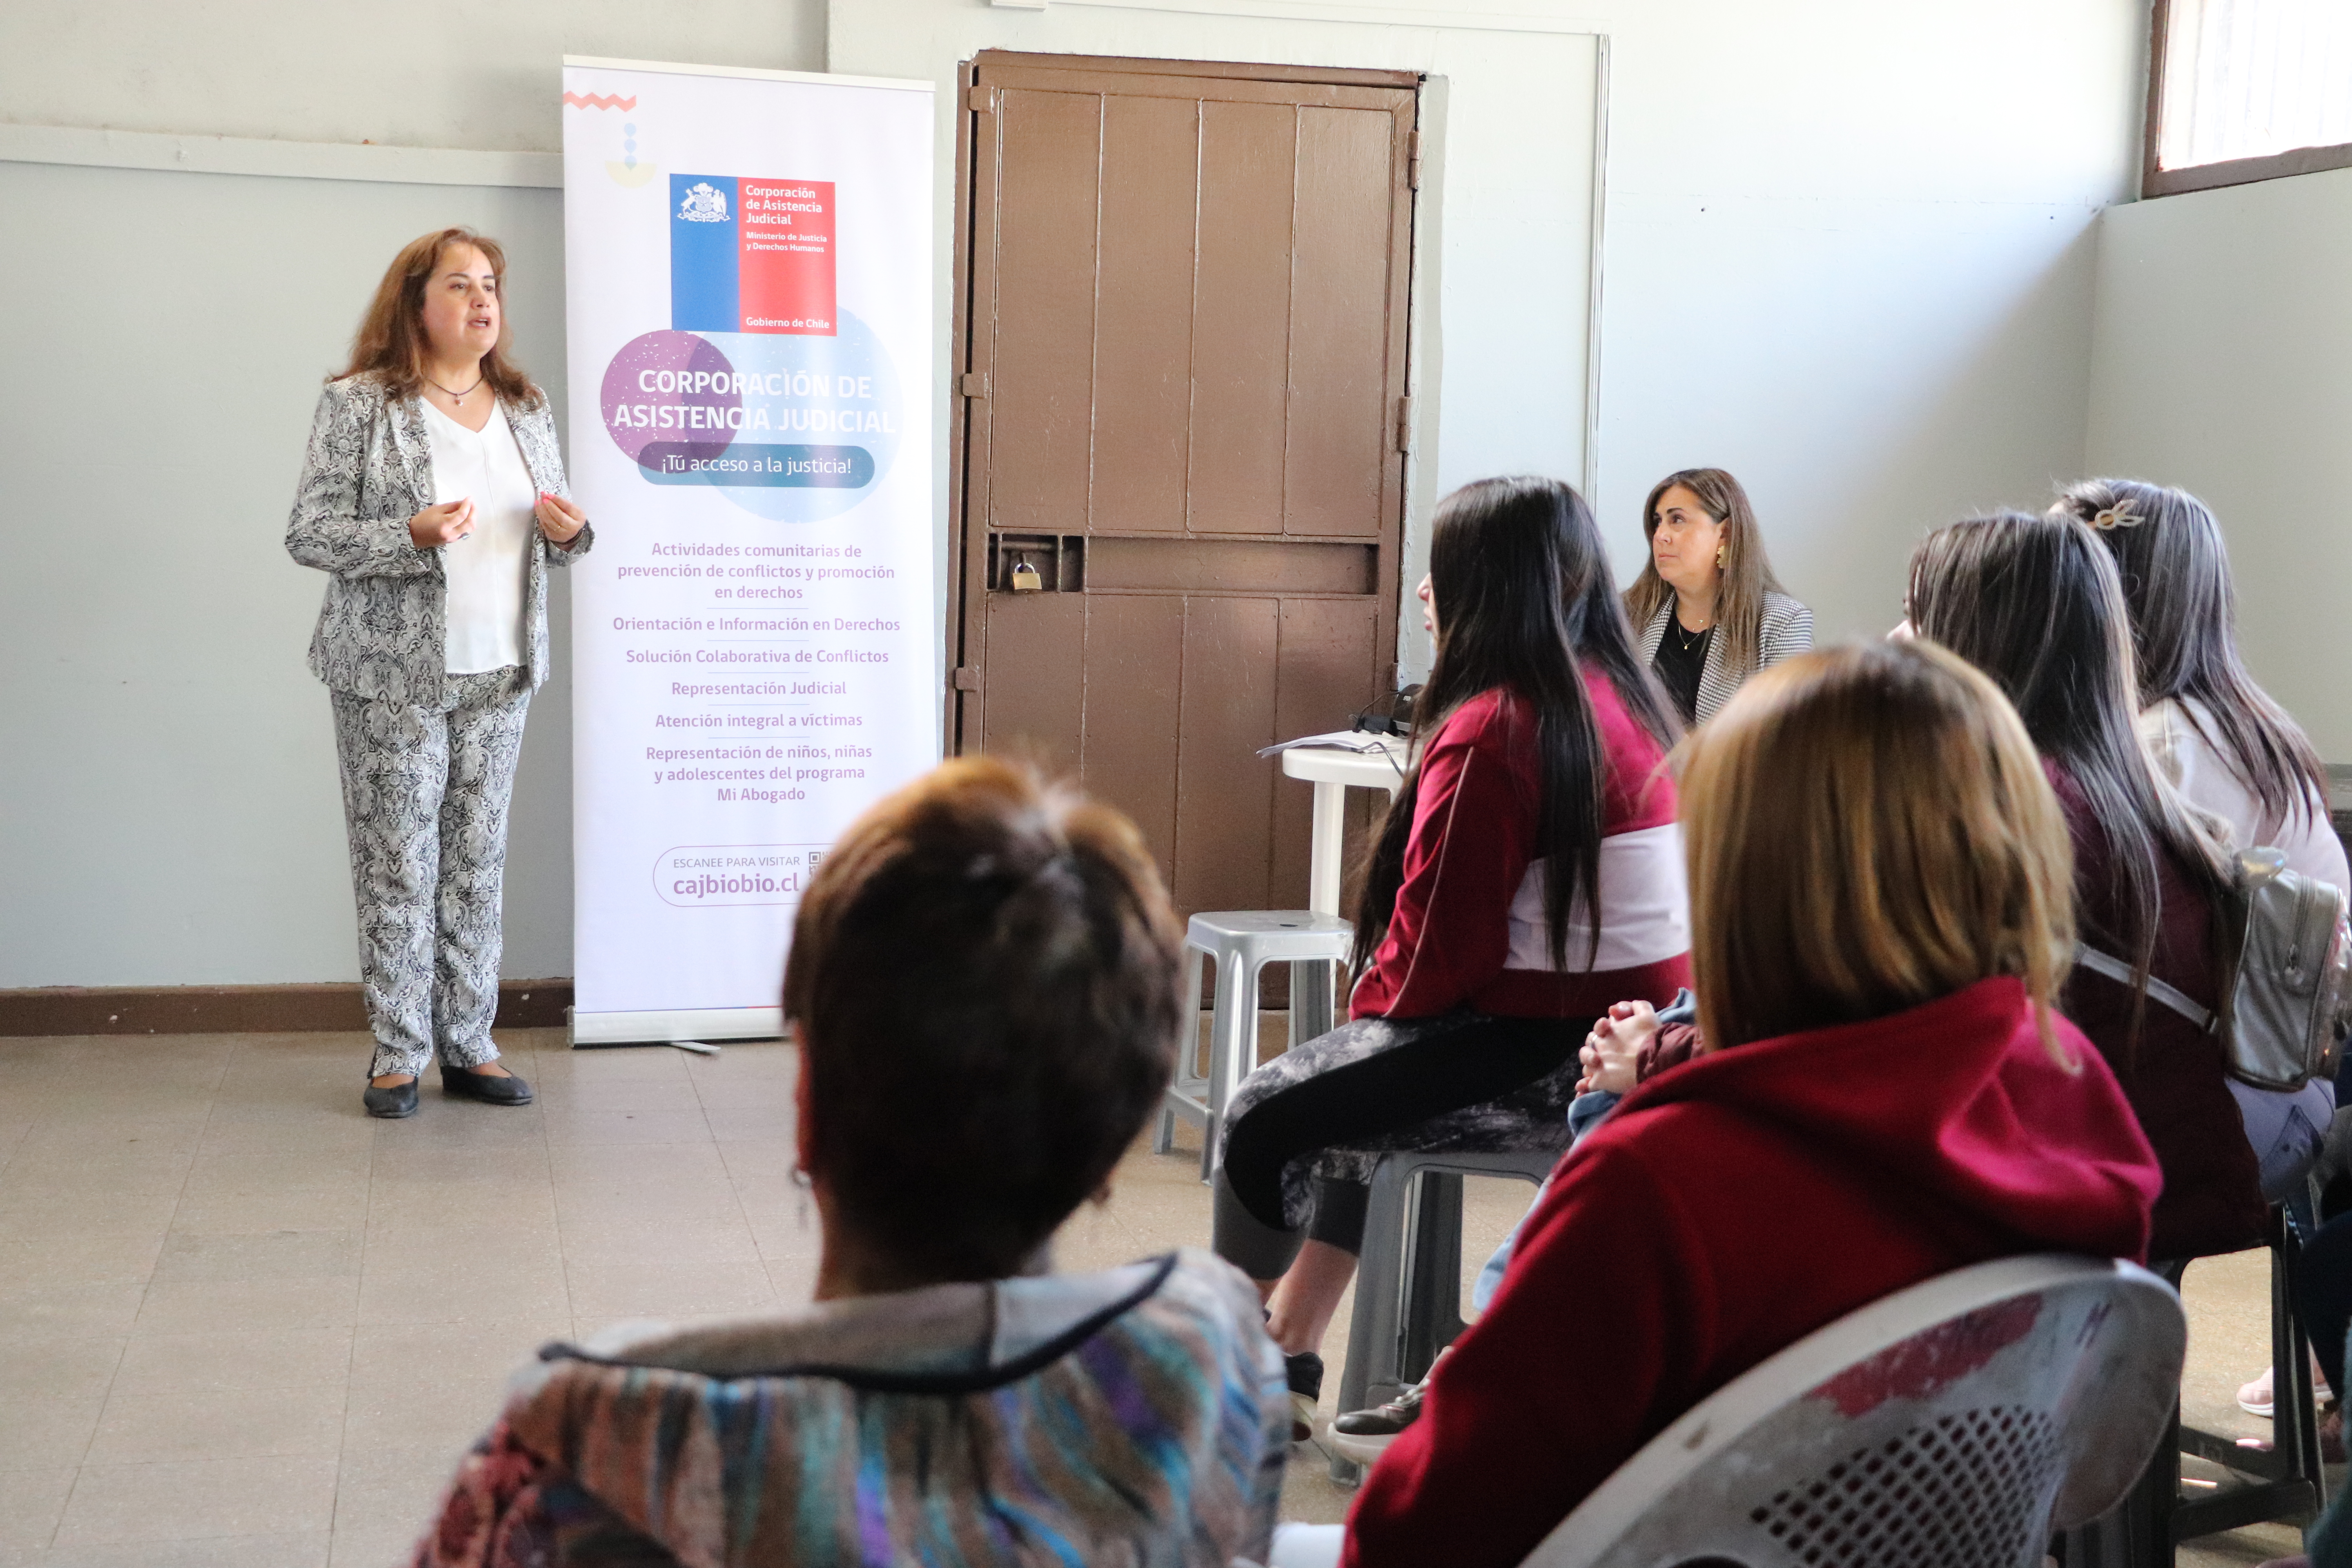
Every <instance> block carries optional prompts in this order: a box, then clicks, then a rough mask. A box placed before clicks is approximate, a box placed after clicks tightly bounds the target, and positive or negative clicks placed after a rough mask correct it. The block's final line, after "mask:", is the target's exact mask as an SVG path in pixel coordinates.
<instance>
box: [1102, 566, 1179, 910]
mask: <svg viewBox="0 0 2352 1568" xmlns="http://www.w3.org/2000/svg"><path fill="white" fill-rule="evenodd" d="M1183 674H1184V601H1183V600H1182V599H1181V598H1178V597H1175V596H1173V595H1146V594H1104V595H1088V596H1087V679H1088V683H1089V685H1090V686H1091V687H1092V688H1093V690H1094V692H1095V700H1094V702H1093V703H1092V704H1091V705H1090V707H1089V709H1088V710H1087V742H1088V744H1087V754H1086V761H1085V766H1084V767H1083V768H1082V769H1081V770H1080V773H1079V775H1078V782H1079V784H1080V786H1081V787H1082V788H1084V789H1085V790H1086V792H1087V794H1088V795H1095V796H1097V797H1098V798H1100V799H1103V800H1108V801H1111V802H1114V803H1115V804H1117V805H1118V807H1119V809H1120V810H1122V811H1124V812H1126V813H1127V814H1128V816H1131V817H1133V818H1134V819H1135V825H1136V826H1138V827H1139V828H1141V829H1142V830H1143V837H1144V842H1146V843H1147V844H1149V845H1150V846H1151V853H1152V856H1153V858H1156V859H1157V860H1158V861H1159V862H1160V877H1161V878H1162V879H1165V880H1167V881H1169V882H1170V883H1171V885H1172V884H1173V882H1174V879H1175V874H1176V866H1175V860H1174V856H1173V850H1174V848H1175V845H1176V754H1177V737H1178V735H1179V733H1180V731H1181V728H1182V723H1183V714H1182V710H1181V706H1180V697H1181V692H1182V689H1183Z"/></svg>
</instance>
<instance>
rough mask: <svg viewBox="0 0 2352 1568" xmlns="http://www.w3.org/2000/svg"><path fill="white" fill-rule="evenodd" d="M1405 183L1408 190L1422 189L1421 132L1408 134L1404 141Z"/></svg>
mask: <svg viewBox="0 0 2352 1568" xmlns="http://www.w3.org/2000/svg"><path fill="white" fill-rule="evenodd" d="M1404 183H1405V188H1406V189H1407V190H1413V191H1417V190H1419V189H1421V132H1418V131H1414V132H1408V133H1407V134H1406V136H1405V139H1404Z"/></svg>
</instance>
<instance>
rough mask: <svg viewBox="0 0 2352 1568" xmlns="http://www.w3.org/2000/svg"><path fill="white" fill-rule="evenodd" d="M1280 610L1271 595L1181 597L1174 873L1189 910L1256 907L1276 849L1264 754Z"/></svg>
mask: <svg viewBox="0 0 2352 1568" xmlns="http://www.w3.org/2000/svg"><path fill="white" fill-rule="evenodd" d="M1281 613H1282V607H1281V605H1280V603H1279V601H1276V600H1274V599H1243V598H1225V597H1222V596H1220V597H1210V596H1208V595H1202V596H1199V597H1193V598H1187V599H1186V600H1185V601H1184V690H1183V696H1182V700H1181V707H1180V710H1179V717H1178V723H1179V731H1178V733H1179V736H1180V739H1179V741H1178V742H1177V748H1178V749H1177V754H1176V854H1175V862H1176V875H1175V876H1174V878H1173V879H1171V889H1181V891H1180V892H1178V893H1177V894H1176V896H1177V898H1178V900H1179V901H1180V902H1181V904H1182V905H1183V907H1185V908H1187V909H1196V910H1262V909H1265V908H1267V907H1268V905H1267V900H1266V893H1267V881H1268V869H1269V867H1270V865H1271V862H1272V858H1273V848H1274V823H1273V810H1274V781H1275V768H1274V766H1273V763H1272V760H1271V759H1262V758H1260V757H1258V756H1257V755H1256V752H1257V749H1258V748H1259V747H1261V746H1270V745H1272V744H1273V743H1274V742H1276V741H1278V740H1280V739H1282V737H1281V736H1279V735H1277V734H1276V733H1275V729H1274V713H1275V700H1274V689H1275V677H1276V654H1277V653H1278V652H1279V648H1280V636H1279V628H1280V626H1281Z"/></svg>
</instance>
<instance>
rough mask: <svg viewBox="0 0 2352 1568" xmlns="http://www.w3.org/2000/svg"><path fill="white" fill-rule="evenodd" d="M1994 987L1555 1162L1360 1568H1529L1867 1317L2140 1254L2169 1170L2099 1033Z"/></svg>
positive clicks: (1899, 1017)
mask: <svg viewBox="0 0 2352 1568" xmlns="http://www.w3.org/2000/svg"><path fill="white" fill-rule="evenodd" d="M2052 1026H2053V1030H2054V1031H2055V1033H2056V1035H2057V1037H2058V1039H2059V1042H2060V1044H2061V1045H2062V1046H2063V1047H2064V1048H2065V1049H2066V1050H2067V1051H2068V1052H2069V1053H2070V1054H2071V1055H2072V1056H2073V1058H2074V1061H2075V1062H2076V1063H2077V1065H2078V1070H2077V1071H2074V1072H2073V1073H2069V1072H2067V1071H2065V1070H2063V1068H2059V1067H2058V1066H2057V1065H2056V1064H2055V1063H2053V1061H2052V1060H2051V1059H2050V1057H2049V1055H2048V1054H2047V1053H2046V1052H2045V1051H2044V1050H2043V1048H2042V1040H2041V1037H2040V1036H2039V1035H2038V1034H2037V1033H2036V1032H2035V1029H2034V1026H2033V1014H2032V1007H2031V1006H2030V1005H2028V1003H2027V1000H2026V996H2025V989H2024V987H2023V986H2022V985H2021V984H2019V983H2018V982H2017V981H2015V980H2011V979H1994V980H1985V981H1979V983H1977V984H1974V985H1971V986H1969V987H1968V988H1967V989H1966V990H1964V991H1958V992H1956V993H1954V994H1951V995H1949V996H1947V997H1944V998H1942V999H1940V1000H1938V1001H1935V1002H1931V1003H1928V1004H1927V1005H1925V1006H1922V1007H1915V1008H1913V1009H1911V1010H1910V1011H1909V1012H1906V1013H1898V1014H1895V1016H1891V1017H1886V1018H1876V1019H1872V1020H1870V1021H1869V1022H1867V1023H1861V1024H1848V1025H1844V1026H1840V1027H1837V1028H1832V1029H1820V1030H1814V1031H1810V1032H1808V1033H1805V1034H1801V1035H1789V1036H1783V1037H1780V1038H1779V1039H1774V1040H1759V1041H1756V1042H1754V1043H1753V1044H1750V1045H1745V1046H1739V1047H1735V1048H1732V1049H1729V1050H1725V1051H1717V1052H1713V1053H1710V1054H1708V1055H1706V1056H1703V1057H1701V1058H1698V1059H1696V1061H1693V1062H1690V1063H1688V1064H1687V1065H1685V1066H1683V1067H1679V1068H1673V1069H1672V1070H1670V1071H1667V1072H1664V1073H1662V1074H1660V1075H1659V1076H1658V1077H1657V1078H1655V1079H1652V1080H1650V1081H1649V1082H1648V1083H1645V1084H1643V1085H1642V1086H1641V1087H1640V1088H1639V1089H1635V1090H1634V1091H1633V1093H1632V1094H1630V1095H1628V1096H1626V1098H1625V1100H1624V1103H1623V1104H1622V1105H1620V1106H1619V1107H1618V1108H1617V1109H1616V1110H1615V1111H1614V1112H1612V1114H1611V1116H1610V1117H1609V1119H1608V1120H1607V1121H1604V1122H1602V1123H1601V1125H1600V1126H1599V1127H1597V1128H1595V1129H1594V1130H1593V1131H1592V1132H1591V1134H1590V1135H1589V1136H1588V1137H1587V1138H1586V1139H1585V1140H1584V1141H1583V1142H1581V1143H1580V1144H1579V1145H1578V1146H1577V1147H1576V1148H1575V1149H1573V1150H1571V1151H1570V1152H1569V1154H1568V1155H1567V1156H1566V1157H1565V1158H1564V1159H1563V1160H1562V1161H1561V1163H1560V1166H1559V1169H1558V1170H1557V1171H1556V1172H1554V1173H1553V1175H1552V1183H1551V1186H1550V1188H1549V1190H1548V1191H1547V1192H1546V1193H1545V1194H1544V1196H1543V1197H1542V1199H1541V1200H1540V1201H1539V1202H1538V1204H1537V1205H1536V1206H1535V1209H1534V1211H1533V1212H1532V1213H1530V1214H1529V1215H1528V1219H1527V1223H1526V1225H1525V1226H1524V1227H1523V1228H1522V1229H1521V1230H1520V1232H1519V1239H1518V1245H1517V1249H1516V1250H1515V1252H1514V1253H1513V1256H1512V1258H1511V1266H1510V1272H1509V1274H1508V1275H1507V1276H1506V1277H1505V1279H1504V1280H1503V1286H1502V1289H1500V1290H1499V1291H1498V1292H1496V1296H1495V1299H1494V1300H1493V1302H1492V1303H1490V1304H1489V1306H1488V1307H1487V1310H1486V1314H1485V1315H1484V1316H1483V1317H1482V1318H1480V1320H1479V1321H1478V1322H1477V1323H1476V1324H1475V1325H1474V1326H1473V1327H1471V1328H1470V1329H1468V1330H1467V1331H1465V1332H1464V1333H1463V1335H1462V1337H1461V1338H1460V1339H1458V1340H1456V1341H1455V1342H1454V1352H1453V1353H1452V1354H1450V1355H1448V1356H1447V1357H1445V1359H1444V1360H1443V1361H1441V1362H1439V1363H1437V1367H1436V1370H1435V1372H1434V1373H1433V1376H1432V1379H1431V1382H1430V1386H1429V1393H1428V1395H1427V1403H1426V1405H1425V1406H1424V1407H1423V1412H1422V1415H1421V1419H1420V1420H1418V1421H1416V1422H1414V1423H1413V1424H1412V1426H1409V1427H1407V1428H1406V1429H1405V1431H1404V1433H1403V1435H1402V1436H1399V1437H1398V1438H1397V1439H1396V1441H1395V1442H1393V1443H1391V1445H1390V1446H1389V1449H1388V1452H1387V1453H1385V1454H1383V1455H1382V1456H1381V1460H1380V1462H1379V1463H1378V1464H1377V1465H1375V1466H1374V1467H1373V1468H1372V1471H1371V1474H1370V1476H1369V1477H1368V1478H1367V1479H1366V1480H1365V1483H1364V1488H1363V1490H1362V1492H1361V1493H1360V1495H1359V1496H1358V1498H1357V1500H1356V1505H1355V1508H1354V1510H1353V1511H1352V1512H1350V1513H1349V1517H1348V1542H1347V1552H1346V1555H1345V1556H1344V1557H1343V1558H1342V1559H1341V1562H1342V1563H1346V1564H1363V1565H1375V1564H1378V1565H1387V1564H1396V1565H1398V1568H1407V1565H1410V1568H1425V1565H1427V1564H1431V1563H1445V1564H1447V1568H1475V1565H1477V1564H1481V1563H1493V1564H1496V1565H1497V1568H1502V1565H1506V1564H1511V1563H1517V1562H1518V1561H1519V1560H1520V1559H1522V1558H1523V1557H1525V1556H1526V1555H1527V1554H1528V1552H1531V1551H1533V1550H1534V1549H1535V1547H1536V1544H1537V1543H1538V1542H1540V1541H1541V1540H1542V1539H1543V1538H1544V1536H1545V1535H1546V1534H1547V1533H1549V1531H1550V1530H1551V1529H1552V1527H1553V1526H1554V1525H1556V1524H1558V1523H1559V1521H1561V1520H1562V1519H1565V1518H1566V1517H1567V1516H1568V1514H1569V1512H1570V1510H1572V1509H1574V1508H1575V1507H1576V1505H1577V1504H1578V1503H1579V1502H1581V1501H1582V1500H1584V1498H1585V1497H1586V1495H1587V1494H1588V1493H1590V1492H1591V1490H1592V1489H1594V1488H1595V1487H1597V1486H1599V1485H1600V1484H1601V1481H1603V1480H1605V1479H1608V1476H1609V1474H1610V1472H1611V1471H1612V1470H1614V1469H1616V1468H1617V1467H1618V1466H1619V1465H1621V1464H1622V1463H1623V1462H1624V1461H1625V1460H1627V1459H1629V1458H1632V1457H1633V1454H1634V1452H1635V1451H1636V1450H1638V1449H1639V1448H1640V1447H1642V1445H1643V1444H1644V1443H1646V1442H1648V1441H1649V1440H1650V1439H1651V1438H1652V1437H1654V1436H1657V1434H1658V1433H1659V1432H1661V1431H1663V1430H1664V1428H1665V1427H1666V1426H1668V1425H1669V1424H1670V1423H1671V1422H1673V1421H1674V1420H1675V1417H1677V1416H1678V1415H1682V1414H1683V1412H1685V1411H1686V1410H1688V1409H1690V1408H1691V1406H1693V1405H1696V1404H1697V1403H1698V1402H1699V1401H1700V1400H1702V1399H1704V1398H1706V1396H1707V1395H1708V1394H1712V1393H1714V1392H1715V1391H1716V1390H1717V1389H1718V1388H1720V1387H1722V1386H1723V1385H1724V1384H1727V1383H1728V1382H1730V1381H1731V1380H1732V1379H1733V1378H1735V1377H1737V1376H1738V1375H1739V1374H1740V1373H1743V1372H1746V1371H1747V1370H1748V1368H1750V1367H1752V1366H1754V1365H1756V1364H1757V1363H1759V1362H1761V1361H1763V1360H1764V1359H1766V1358H1767V1357H1769V1356H1770V1355H1771V1354H1773V1353H1774V1352H1777V1351H1780V1350H1782V1349H1785V1348H1786V1347H1787V1346H1789V1345H1790V1344H1792V1343H1794V1342H1796V1341H1798V1340H1800V1339H1802V1338H1803V1337H1804V1336H1805V1335H1807V1334H1809V1333H1811V1332H1812V1331H1814V1330H1815V1329H1818V1328H1821V1327H1822V1326H1823V1325H1824V1324H1827V1323H1830V1322H1832V1321H1835V1320H1837V1319H1839V1318H1842V1317H1843V1316H1844V1315H1845V1314H1846V1313H1848V1312H1851V1311H1853V1310H1854V1309H1856V1308H1858V1307H1862V1306H1864V1305H1866V1304H1868V1303H1869V1302H1872V1301H1874V1300H1878V1299H1879V1298H1880V1297H1883V1296H1886V1295H1889V1294H1891V1293H1893V1292H1895V1291H1896V1290H1900V1289H1904V1288H1905V1287H1906V1286H1910V1285H1916V1284H1918V1283H1919V1282H1920V1281H1922V1280H1924V1279H1931V1278H1933V1277H1934V1276H1936V1275H1938V1274H1943V1273H1947V1272H1949V1271H1950V1270H1952V1269H1955V1268H1964V1267H1966V1266H1967V1265H1969V1264H1972V1263H1980V1262H1983V1261H1985V1260H1987V1259H1989V1258H2000V1257H2004V1256H2009V1255H2012V1254H2017V1253H2029V1252H2052V1251H2055V1252H2079V1253H2090V1254H2093V1255H2095V1256H2098V1257H2120V1258H2140V1257H2141V1256H2142V1255H2143V1253H2144V1251H2145V1249H2146V1247H2147V1237H2148V1212H2149V1209H2150V1207H2151V1205H2153V1204H2154V1203H2155V1202H2156V1196H2157V1193H2158V1190H2159V1188H2160V1187H2161V1185H2162V1176H2161V1175H2160V1174H2159V1173H2158V1169H2157V1164H2156V1157H2155V1155H2154V1154H2152V1153H2151V1152H2149V1150H2148V1146H2147V1139H2146V1138H2144V1137H2143V1136H2142V1135H2141V1133H2140V1131H2139V1125H2138V1123H2137V1121H2136V1120H2135V1119H2134V1118H2133V1116H2132V1112H2131V1107H2130V1106H2129V1105H2128V1104H2127V1103H2126V1101H2125V1100H2124V1097H2123V1094H2122V1091H2121V1090H2119V1089H2117V1088H2116V1080H2115V1078H2114V1075H2113V1074H2111V1073H2110V1072H2109V1071H2108V1070H2107V1067H2106V1064H2105V1062H2104V1061H2103V1060H2102V1059H2101V1058H2100V1057H2099V1053H2098V1052H2097V1051H2095V1050H2094V1049H2093V1048H2092V1047H2091V1045H2090V1043H2089V1042H2088V1041H2087V1040H2085V1039H2084V1037H2083V1036H2082V1034H2081V1033H2080V1031H2078V1030H2076V1029H2075V1028H2074V1026H2071V1025H2069V1024H2067V1023H2066V1022H2065V1021H2064V1020H2063V1019H2062V1018H2055V1017H2053V1020H2052Z"/></svg>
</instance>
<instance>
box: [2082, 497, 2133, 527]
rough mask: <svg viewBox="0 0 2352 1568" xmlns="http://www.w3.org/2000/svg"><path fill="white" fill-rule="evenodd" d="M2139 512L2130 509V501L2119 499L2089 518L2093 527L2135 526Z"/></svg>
mask: <svg viewBox="0 0 2352 1568" xmlns="http://www.w3.org/2000/svg"><path fill="white" fill-rule="evenodd" d="M2139 524H2140V517H2139V513H2137V512H2136V511H2134V510H2132V509H2131V502H2129V501H2124V500H2119V501H2117V502H2116V504H2115V505H2113V506H2111V507H2108V508H2106V509H2105V510H2102V511H2100V512H2099V513H2098V514H2097V515H2096V516H2095V517H2093V518H2092V519H2091V526H2092V527H2093V528H2137V527H2138V526H2139Z"/></svg>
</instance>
